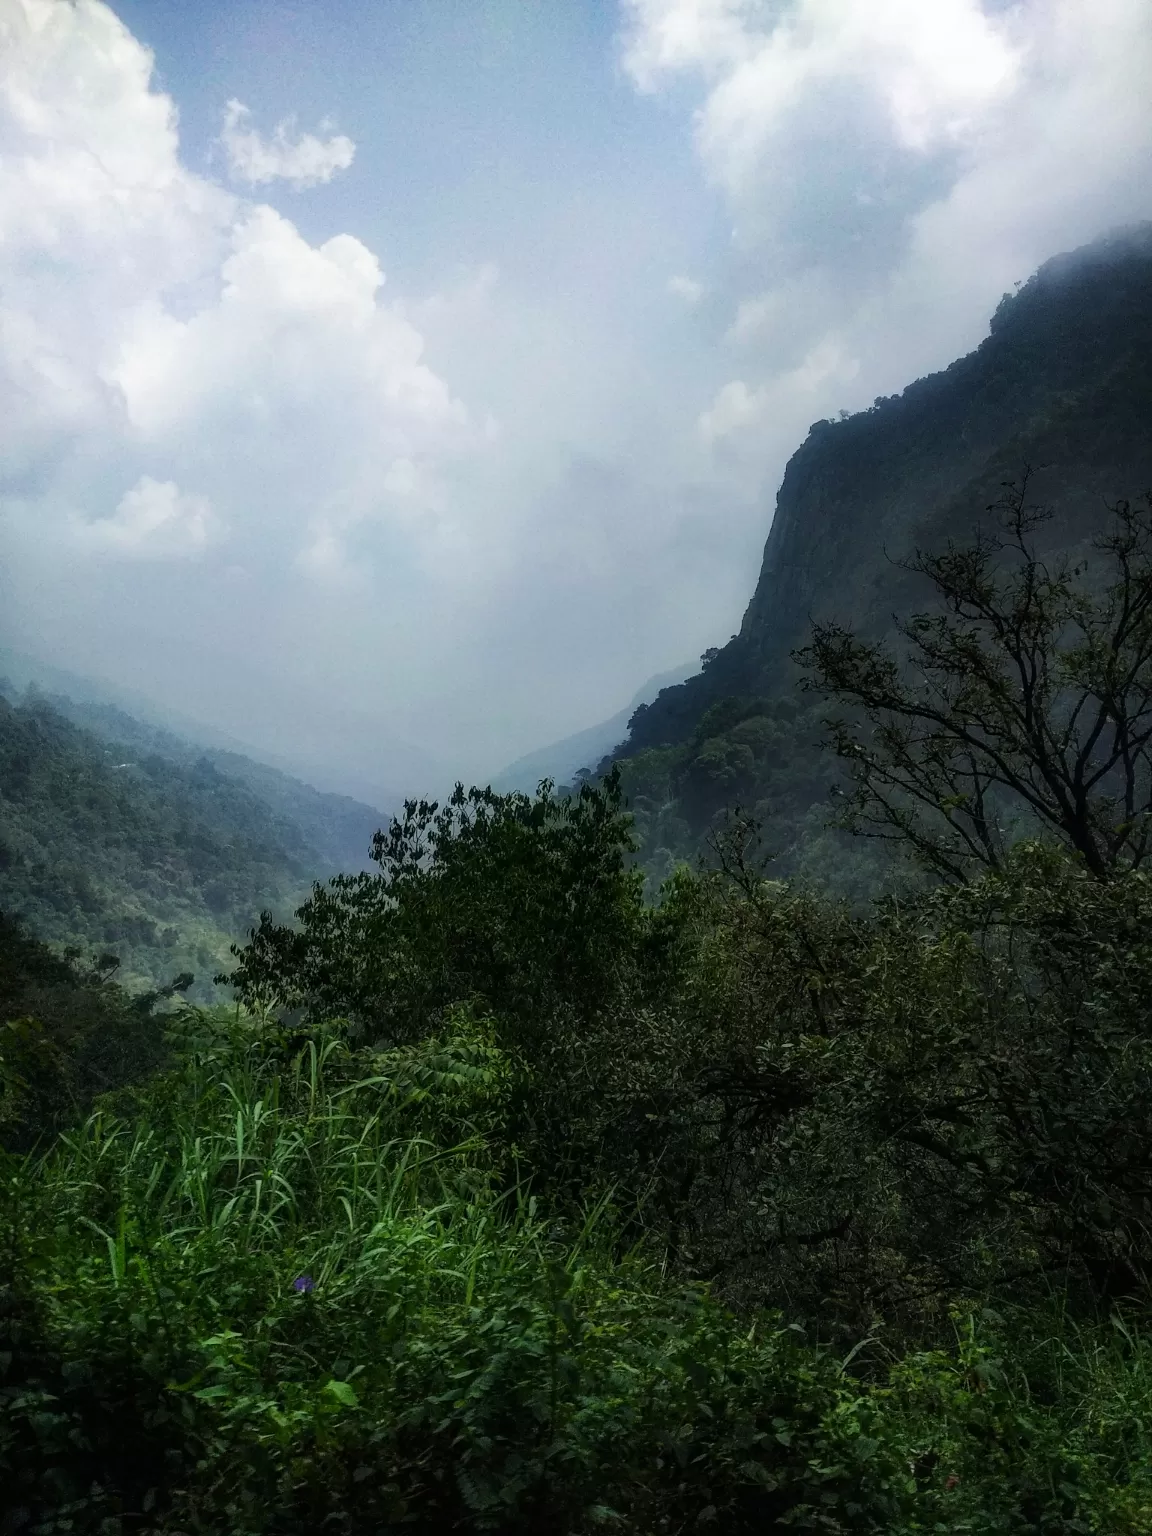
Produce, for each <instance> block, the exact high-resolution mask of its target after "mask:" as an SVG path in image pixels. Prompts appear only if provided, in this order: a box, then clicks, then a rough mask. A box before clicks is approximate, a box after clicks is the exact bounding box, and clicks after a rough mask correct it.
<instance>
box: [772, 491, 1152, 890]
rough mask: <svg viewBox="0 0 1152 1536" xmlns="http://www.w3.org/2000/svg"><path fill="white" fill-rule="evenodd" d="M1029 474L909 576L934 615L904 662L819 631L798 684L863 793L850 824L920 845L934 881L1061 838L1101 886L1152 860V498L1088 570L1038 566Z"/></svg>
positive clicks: (1124, 506) (1117, 522)
mask: <svg viewBox="0 0 1152 1536" xmlns="http://www.w3.org/2000/svg"><path fill="white" fill-rule="evenodd" d="M1028 480H1029V474H1028V472H1025V474H1024V476H1023V478H1022V480H1021V481H1020V482H1019V483H1018V484H1017V483H1011V482H1009V483H1006V485H1005V488H1004V496H1003V497H1002V499H1001V500H1000V501H999V502H997V503H994V504H993V506H991V507H990V508H989V509H988V510H989V511H990V512H995V513H996V514H997V515H998V521H999V525H1000V526H999V530H998V531H997V532H995V533H990V534H982V535H980V536H978V537H977V538H976V540H975V541H974V542H973V543H972V544H971V545H969V546H967V547H959V546H957V545H955V544H951V543H950V544H949V545H948V547H947V548H946V549H945V550H944V551H943V552H942V553H938V554H926V553H924V552H923V551H919V550H918V551H917V552H916V553H915V555H913V556H912V557H911V558H910V559H908V560H907V561H904V562H902V564H903V566H904V568H905V569H906V570H908V571H910V572H914V573H917V574H919V575H921V576H924V577H927V578H928V580H929V581H930V582H931V583H932V585H933V586H934V587H935V589H936V592H937V594H938V595H939V598H940V599H941V609H942V611H941V610H940V609H938V610H937V611H934V612H930V613H919V614H916V615H914V616H913V617H912V618H910V619H907V620H903V621H897V624H896V628H897V631H898V634H899V636H900V637H901V641H902V642H903V643H902V645H901V646H900V653H899V654H894V652H893V650H892V649H890V648H889V647H888V646H886V645H884V644H878V643H871V642H867V641H864V640H862V639H860V638H859V637H858V636H857V635H855V634H854V633H853V632H852V631H851V630H849V629H846V628H844V627H842V626H840V625H838V624H834V623H831V624H820V625H817V626H816V627H815V629H814V632H813V637H812V642H811V644H810V645H809V646H807V647H806V648H805V649H804V650H802V651H799V652H797V653H796V659H797V660H798V661H799V662H800V663H801V665H803V666H805V667H806V668H807V670H808V677H807V679H806V681H805V686H806V687H808V688H810V689H814V690H816V691H818V692H820V693H823V694H824V695H826V696H828V697H830V698H833V699H835V700H837V701H839V702H840V703H842V704H845V705H848V706H850V707H851V709H852V713H851V715H848V716H843V717H838V718H835V719H831V720H829V721H828V722H827V724H828V725H829V727H830V729H831V732H832V743H833V746H834V749H835V751H836V752H837V754H838V755H839V756H840V757H841V758H842V759H843V760H844V762H845V763H846V764H847V765H848V768H849V771H850V774H851V777H852V779H853V781H854V785H855V793H854V794H853V796H852V797H851V800H850V802H849V805H848V807H847V810H846V815H845V818H844V820H845V824H846V825H849V826H851V827H852V828H853V829H854V830H857V831H862V832H865V833H867V834H870V835H872V836H878V837H882V838H890V839H894V840H897V841H901V842H903V843H905V844H907V845H911V847H912V849H913V850H914V851H915V853H916V855H917V856H918V857H919V859H920V860H921V861H922V862H923V863H924V864H926V865H927V867H928V868H929V869H930V870H931V871H933V872H934V873H935V874H936V875H938V876H940V877H943V878H944V879H945V880H948V881H950V882H963V881H965V880H967V879H969V878H971V876H972V874H973V873H974V872H976V871H979V870H980V869H1001V868H1003V866H1004V859H1005V853H1006V850H1007V847H1008V845H1009V843H1010V842H1011V841H1012V839H1013V837H1014V836H1016V835H1019V834H1020V833H1021V832H1022V831H1027V832H1030V833H1032V834H1036V833H1039V834H1040V835H1044V834H1048V835H1054V836H1055V838H1056V839H1057V840H1058V841H1059V842H1060V843H1061V844H1063V845H1064V846H1065V847H1067V848H1069V849H1071V850H1073V851H1074V852H1075V853H1076V854H1077V855H1078V856H1079V857H1080V858H1081V859H1082V860H1083V863H1084V865H1085V867H1086V868H1087V869H1088V871H1089V872H1090V873H1091V874H1092V875H1093V876H1095V877H1096V878H1097V879H1106V878H1109V877H1110V876H1111V875H1113V874H1114V873H1116V872H1119V871H1122V870H1125V869H1135V868H1138V867H1139V866H1140V865H1141V864H1143V863H1144V862H1145V860H1146V859H1147V858H1148V856H1149V852H1150V850H1152V841H1150V839H1152V496H1150V497H1147V498H1145V500H1144V503H1143V504H1142V505H1133V504H1131V503H1130V502H1128V501H1121V502H1118V503H1117V504H1116V505H1115V506H1113V507H1111V508H1110V509H1109V510H1110V512H1111V514H1112V524H1111V527H1110V528H1109V529H1108V530H1107V531H1106V532H1105V533H1104V534H1103V535H1101V536H1100V538H1098V539H1097V540H1095V541H1094V548H1095V549H1096V550H1098V551H1099V552H1100V553H1101V554H1102V555H1104V556H1105V557H1106V561H1107V572H1106V577H1105V580H1104V582H1103V583H1102V584H1101V583H1096V584H1095V585H1094V584H1093V582H1092V579H1091V577H1092V575H1093V574H1094V573H1090V571H1089V566H1088V564H1087V562H1085V563H1081V564H1079V565H1074V564H1073V563H1072V562H1071V561H1070V560H1069V559H1067V558H1066V557H1064V558H1057V559H1055V560H1054V561H1053V562H1051V563H1049V562H1047V561H1045V560H1044V559H1042V558H1041V556H1040V554H1039V553H1038V552H1037V549H1036V546H1035V544H1034V542H1033V538H1032V535H1033V534H1034V532H1035V530H1036V528H1037V527H1039V526H1040V525H1041V524H1042V523H1043V522H1044V521H1045V520H1046V519H1047V518H1048V517H1049V516H1050V515H1051V514H1050V513H1049V512H1047V511H1045V510H1043V509H1040V508H1038V507H1036V506H1034V505H1032V504H1030V502H1029V499H1028Z"/></svg>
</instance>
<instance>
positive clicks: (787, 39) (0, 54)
mask: <svg viewBox="0 0 1152 1536" xmlns="http://www.w3.org/2000/svg"><path fill="white" fill-rule="evenodd" d="M1150 66H1152V12H1150V11H1149V8H1148V7H1147V4H1146V0H1099V3H1098V4H1096V5H1094V6H1092V7H1087V6H1086V5H1084V4H1083V3H1082V0H1020V3H1006V0H997V3H995V4H992V3H987V4H984V5H983V6H982V5H981V4H980V3H979V0H934V3H933V4H932V5H931V6H926V5H924V4H923V0H621V3H619V4H616V3H609V0H596V3H591V0H588V3H582V0H565V3H563V4H560V3H556V0H548V3H544V0H475V3H473V0H371V3H367V0H341V3H336V0H330V3H327V4H324V5H320V4H317V3H315V0H310V3H302V0H294V3H288V0H276V3H271V0H200V3H198V4H197V5H195V6H191V5H188V4H187V3H183V4H177V3H173V0H120V3H118V4H115V3H114V4H113V5H112V6H111V7H109V6H107V5H105V4H103V3H102V0H75V3H74V4H73V3H69V0H0V398H4V399H7V400H8V401H9V402H10V408H9V409H8V410H7V411H4V412H2V413H0V554H2V556H3V572H4V574H3V576H2V577H0V580H2V581H3V583H4V586H5V590H4V592H3V594H2V600H3V603H4V609H3V613H2V614H0V642H5V643H8V644H10V645H16V646H19V647H20V648H22V649H25V650H32V651H35V652H37V653H39V654H41V655H43V656H44V658H45V659H46V660H49V661H52V662H54V663H56V664H57V665H64V666H68V667H71V668H73V669H75V670H79V671H86V672H89V673H92V674H95V675H98V676H102V677H105V678H107V679H110V680H112V681H115V682H118V683H121V684H124V685H126V686H129V687H132V688H135V689H137V690H138V691H140V692H143V693H144V694H146V695H149V696H151V697H153V698H157V699H165V700H168V701H169V702H171V703H173V704H178V705H179V706H180V707H181V708H182V710H183V711H184V713H186V714H189V715H193V716H198V717H200V718H202V719H204V720H205V721H207V722H208V723H209V724H211V725H213V726H215V727H217V728H219V729H221V730H226V731H229V732H231V733H232V734H233V735H236V736H238V737H240V738H241V739H243V740H246V741H249V742H251V743H252V745H253V746H254V747H255V748H257V749H259V750H263V751H266V752H269V753H275V754H277V755H278V756H280V757H286V758H288V759H289V760H290V761H292V762H293V763H295V765H296V766H297V767H298V768H300V769H301V770H302V771H304V772H306V773H310V774H311V775H312V776H313V777H315V778H320V779H324V780H325V781H326V782H328V783H332V784H336V785H340V786H344V787H348V788H350V789H354V790H357V791H359V792H361V793H376V794H378V795H380V796H383V795H385V794H387V793H390V792H394V791H395V790H396V789H412V790H414V789H420V788H423V787H425V785H426V784H433V783H435V782H437V781H442V780H443V779H444V778H445V777H448V778H451V777H454V776H456V775H460V776H462V777H464V778H483V777H484V776H486V775H487V774H489V773H492V772H495V771H497V770H498V769H499V768H500V767H501V766H502V765H503V764H504V763H505V762H507V761H508V760H510V759H511V758H513V757H515V756H517V755H519V754H520V753H522V752H524V751H526V750H529V749H531V748H532V747H534V746H537V745H539V744H541V743H542V742H545V741H547V740H549V739H552V738H554V737H556V736H559V735H563V734H567V733H569V732H571V731H573V730H576V729H579V728H581V727H583V726H585V725H587V724H589V723H590V722H591V721H593V720H595V719H597V718H599V717H603V716H605V715H608V714H611V713H613V712H615V710H616V709H618V708H619V707H620V705H621V704H622V702H623V701H624V700H626V699H627V698H628V697H630V696H631V695H632V694H633V693H634V692H635V690H636V688H637V687H638V686H639V685H640V684H641V683H642V682H643V681H644V679H645V677H647V676H648V675H649V674H651V673H653V672H656V671H660V670H663V669H666V668H667V667H670V666H674V665H677V664H679V663H681V662H683V661H685V660H687V659H689V658H691V657H692V656H694V655H697V654H698V653H699V652H700V651H701V650H702V649H703V648H704V647H705V646H707V645H711V644H715V643H718V642H722V641H723V640H724V639H726V638H727V636H728V635H729V634H730V633H731V632H732V631H733V630H735V629H736V628H737V626H738V623H739V619H740V615H741V612H742V609H743V606H744V604H745V603H746V601H747V599H748V597H749V595H750V593H751V589H752V586H753V584H754V581H755V577H756V573H757V570H758V566H759V558H760V551H761V549H762V545H763V541H764V538H765V536H766V533H767V531H768V527H769V524H770V520H771V512H772V505H773V499H774V495H775V490H776V486H777V484H778V483H779V478H780V475H781V473H782V470H783V466H784V464H785V463H786V461H787V458H788V455H789V454H790V453H791V452H792V451H793V450H794V449H795V448H796V447H797V446H798V444H799V442H800V441H801V440H802V439H803V437H804V435H805V432H806V430H807V428H808V425H809V424H810V423H811V422H812V421H813V420H816V419H819V418H821V417H823V416H827V415H833V414H835V413H836V412H837V411H838V410H840V409H849V410H851V409H858V408H860V407H861V406H864V405H867V404H869V403H870V402H871V400H872V399H873V397H874V396H875V395H877V394H882V393H883V394H886V393H890V392H892V391H893V390H896V389H898V388H900V387H902V386H903V385H904V384H906V383H908V382H910V381H911V379H913V378H914V377H916V376H918V375H920V374H922V373H924V372H926V371H929V370H931V369H934V368H938V367H941V366H944V365H946V364H947V363H948V362H949V361H950V360H951V359H952V358H953V357H954V356H956V355H957V354H958V353H960V352H962V351H964V350H967V349H969V348H970V347H972V346H973V345H975V344H976V343H977V342H978V341H979V340H980V339H981V337H982V336H983V335H984V334H985V332H986V328H987V320H988V316H989V314H990V313H991V310H992V309H993V308H994V307H995V303H996V301H997V300H998V298H999V296H1000V294H1001V293H1002V292H1003V291H1004V290H1005V289H1006V288H1009V287H1010V286H1011V284H1012V282H1013V281H1016V280H1019V279H1022V278H1024V277H1026V276H1027V275H1028V273H1029V272H1030V271H1031V270H1033V269H1034V267H1035V266H1036V265H1037V264H1038V263H1039V262H1040V261H1042V260H1043V259H1045V258H1046V257H1047V256H1049V255H1052V254H1054V253H1055V252H1056V251H1058V250H1061V249H1066V248H1069V247H1071V246H1074V245H1076V244H1079V243H1082V242H1083V241H1085V240H1088V239H1091V238H1093V237H1094V236H1096V235H1098V234H1100V233H1102V232H1103V231H1105V230H1106V229H1108V228H1110V227H1112V226H1114V225H1116V224H1119V223H1127V222H1131V221H1133V220H1136V219H1139V218H1146V217H1149V216H1150V215H1152V170H1150V164H1152V115H1150V114H1149V113H1148V112H1147V108H1146V103H1145V86H1144V82H1145V81H1146V79H1147V77H1148V72H1149V68H1150ZM418 781H419V782H418Z"/></svg>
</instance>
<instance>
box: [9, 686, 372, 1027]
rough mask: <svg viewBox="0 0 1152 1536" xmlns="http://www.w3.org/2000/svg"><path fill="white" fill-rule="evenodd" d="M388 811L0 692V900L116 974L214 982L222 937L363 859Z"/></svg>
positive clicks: (85, 709)
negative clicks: (100, 956)
mask: <svg viewBox="0 0 1152 1536" xmlns="http://www.w3.org/2000/svg"><path fill="white" fill-rule="evenodd" d="M384 820H386V818H385V817H383V816H382V815H381V813H379V812H376V811H374V810H373V809H372V808H371V807H370V806H365V805H361V804H359V803H358V802H356V801H353V800H348V799H347V798H345V797H343V796H337V795H325V794H321V793H320V792H319V791H317V790H314V789H312V788H311V787H310V786H308V785H305V784H302V783H299V782H298V781H295V780H293V779H291V778H289V777H288V776H287V775H285V774H281V773H278V772H277V771H276V770H275V769H270V768H266V767H264V766H263V765H261V764H258V763H255V762H252V761H250V760H248V759H246V758H244V757H242V756H240V755H238V754H235V753H230V752H223V751H207V752H205V751H202V750H200V749H199V748H197V747H195V746H193V745H192V744H190V743H187V742H184V741H181V740H180V739H179V738H178V737H176V736H174V735H172V734H170V733H168V732H164V731H162V730H160V729H158V728H156V727H153V726H149V725H147V724H145V723H143V722H141V721H138V720H135V719H133V718H132V717H131V716H129V715H126V714H124V713H123V712H121V711H118V710H116V709H114V708H112V707H111V706H104V705H98V704H91V703H88V704H84V703H77V702H76V701H74V700H69V699H64V698H55V699H49V698H47V697H45V696H44V695H43V694H40V693H37V692H36V691H35V690H31V691H29V692H26V693H24V694H22V695H21V694H19V693H17V692H16V690H15V689H13V688H12V687H11V685H9V686H8V687H7V689H6V691H4V692H3V693H0V910H3V911H7V912H10V913H12V914H14V915H17V916H20V917H21V918H22V919H23V920H24V921H25V923H26V924H27V926H28V929H29V931H30V932H31V933H33V934H34V935H35V936H37V937H38V938H41V939H45V940H48V941H50V942H53V943H55V944H57V945H69V944H75V945H78V946H80V947H81V948H83V949H87V950H89V951H92V952H110V953H113V954H115V955H116V956H117V957H118V958H119V960H120V962H121V975H122V977H123V978H124V979H126V980H128V981H136V982H147V983H161V984H163V983H165V982H167V981H169V980H171V978H172V976H174V975H175V974H176V973H178V972H180V971H185V970H190V971H192V972H193V973H194V974H195V975H196V977H197V982H196V988H195V990H194V993H193V995H194V996H200V997H206V996H209V995H211V994H212V990H213V989H212V984H211V978H212V976H213V974H214V973H215V972H216V971H218V970H220V969H221V968H222V967H225V966H226V964H227V962H228V946H229V943H230V941H231V940H232V939H235V938H239V937H242V936H243V935H244V934H245V932H246V931H247V929H248V928H249V927H250V926H251V925H252V924H253V923H254V922H255V920H256V918H257V917H258V915H259V913H260V912H261V910H263V909H265V908H269V909H271V910H272V911H274V912H276V913H278V914H279V915H280V916H281V917H287V916H288V915H290V913H291V912H292V911H293V910H294V908H295V907H296V906H298V905H299V904H300V902H301V901H302V900H303V898H304V897H305V896H306V895H307V893H308V891H309V889H310V886H311V883H312V881H313V880H316V879H320V878H323V877H325V876H327V875H328V874H330V873H332V872H333V871H334V870H336V869H339V868H359V867H362V866H363V865H364V863H365V860H366V854H367V849H368V844H369V842H370V840H371V837H372V833H373V832H374V831H375V830H376V828H377V827H378V826H379V825H380V824H381V823H382V822H383V821H384Z"/></svg>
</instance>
